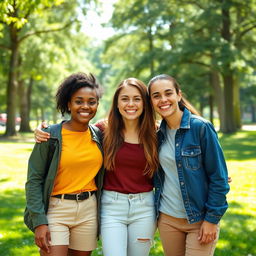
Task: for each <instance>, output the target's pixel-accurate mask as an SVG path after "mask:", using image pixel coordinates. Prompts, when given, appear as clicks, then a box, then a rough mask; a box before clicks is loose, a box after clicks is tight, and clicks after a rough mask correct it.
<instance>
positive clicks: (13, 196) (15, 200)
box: [0, 189, 37, 256]
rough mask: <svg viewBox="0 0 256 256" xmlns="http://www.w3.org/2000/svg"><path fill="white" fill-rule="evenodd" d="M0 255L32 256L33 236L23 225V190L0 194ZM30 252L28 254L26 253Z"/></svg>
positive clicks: (7, 191)
mask: <svg viewBox="0 0 256 256" xmlns="http://www.w3.org/2000/svg"><path fill="white" fill-rule="evenodd" d="M0 202H1V209H0V232H1V234H2V235H3V237H1V238H0V245H1V246H0V255H5V256H14V255H32V254H31V251H35V252H36V251H37V249H36V248H34V250H33V249H32V250H31V249H28V247H30V246H31V245H33V243H34V238H33V234H32V233H31V231H29V230H28V229H27V228H26V226H25V225H24V224H23V211H24V206H25V195H24V191H23V190H18V189H13V190H5V191H4V192H2V193H1V194H0ZM28 251H30V253H28Z"/></svg>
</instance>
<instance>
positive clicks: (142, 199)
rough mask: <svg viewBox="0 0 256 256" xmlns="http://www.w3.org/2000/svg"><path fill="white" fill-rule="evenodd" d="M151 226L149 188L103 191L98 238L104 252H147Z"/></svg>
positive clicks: (108, 255)
mask: <svg viewBox="0 0 256 256" xmlns="http://www.w3.org/2000/svg"><path fill="white" fill-rule="evenodd" d="M155 230H156V220H155V209H154V195H153V191H150V192H144V193H138V194H123V193H118V192H115V191H107V190H104V191H103V194H102V198H101V238H102V247H103V254H104V256H148V254H149V251H150V247H151V244H152V243H153V239H154V233H155Z"/></svg>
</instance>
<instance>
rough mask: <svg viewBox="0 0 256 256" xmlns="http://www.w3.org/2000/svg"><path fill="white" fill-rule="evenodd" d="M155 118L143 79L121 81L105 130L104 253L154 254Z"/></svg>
mask: <svg viewBox="0 0 256 256" xmlns="http://www.w3.org/2000/svg"><path fill="white" fill-rule="evenodd" d="M154 121H155V120H154V118H153V110H152V108H151V105H150V104H149V101H148V99H147V88H146V86H145V85H144V84H143V82H141V81H140V80H138V79H136V78H128V79H126V80H124V81H122V82H121V83H120V84H119V86H118V88H117V90H116V92H115V94H114V98H113V103H112V107H111V110H110V114H109V117H108V125H107V127H106V129H105V130H104V140H103V147H104V164H105V168H106V170H107V171H106V174H105V181H104V185H103V188H104V190H103V194H102V199H101V237H102V247H103V253H104V256H137V255H139V256H147V255H148V253H149V250H150V245H151V243H152V241H153V236H154V232H155V228H156V223H155V209H154V198H153V183H152V176H153V174H154V171H155V170H156V169H157V165H158V156H157V146H156V145H157V143H156V142H157V138H156V132H155V127H154V125H152V124H154Z"/></svg>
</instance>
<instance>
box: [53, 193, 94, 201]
mask: <svg viewBox="0 0 256 256" xmlns="http://www.w3.org/2000/svg"><path fill="white" fill-rule="evenodd" d="M95 192H96V191H85V192H82V193H79V194H59V195H54V196H52V197H57V198H62V199H67V200H76V201H81V200H86V199H88V198H89V197H90V196H92V195H93V194H95Z"/></svg>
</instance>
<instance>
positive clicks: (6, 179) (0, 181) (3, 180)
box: [0, 178, 11, 183]
mask: <svg viewBox="0 0 256 256" xmlns="http://www.w3.org/2000/svg"><path fill="white" fill-rule="evenodd" d="M10 180H11V178H2V179H0V183H3V182H7V181H10Z"/></svg>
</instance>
